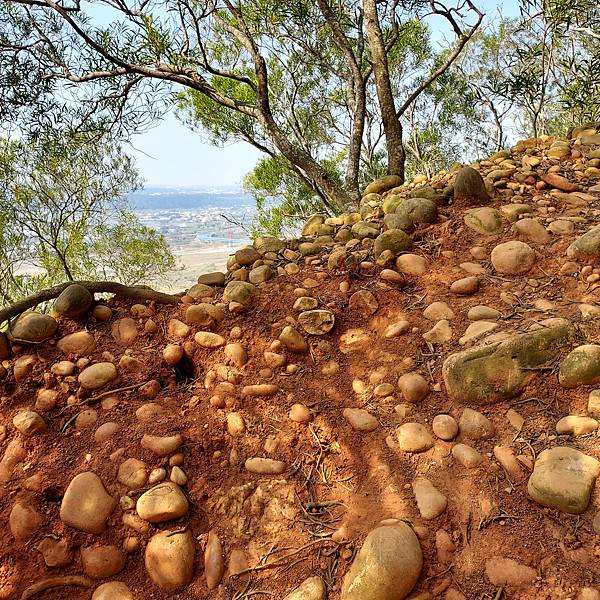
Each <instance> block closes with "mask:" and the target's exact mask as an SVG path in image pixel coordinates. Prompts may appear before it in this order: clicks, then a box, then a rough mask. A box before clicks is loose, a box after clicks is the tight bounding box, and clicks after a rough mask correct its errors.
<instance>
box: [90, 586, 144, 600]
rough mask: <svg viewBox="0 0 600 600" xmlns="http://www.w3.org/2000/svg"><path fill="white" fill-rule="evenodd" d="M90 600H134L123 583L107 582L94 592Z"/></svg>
mask: <svg viewBox="0 0 600 600" xmlns="http://www.w3.org/2000/svg"><path fill="white" fill-rule="evenodd" d="M92 600H134V596H133V594H132V593H131V590H130V589H129V588H128V587H127V586H126V585H125V584H124V583H122V582H120V581H109V582H108V583H103V584H102V585H99V586H98V587H97V588H96V589H95V590H94V593H93V594H92Z"/></svg>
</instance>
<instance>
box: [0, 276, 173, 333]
mask: <svg viewBox="0 0 600 600" xmlns="http://www.w3.org/2000/svg"><path fill="white" fill-rule="evenodd" d="M73 284H78V285H82V286H83V287H85V288H87V289H88V290H89V291H90V292H91V293H92V294H94V293H109V294H116V295H117V296H122V297H123V298H129V299H132V300H154V301H155V302H158V303H159V304H178V303H179V296H173V295H171V294H164V293H163V292H157V291H156V290H153V289H152V288H149V287H146V286H141V285H136V286H129V285H123V284H122V283H117V282H116V281H69V282H67V283H61V284H60V285H55V286H54V287H51V288H47V289H45V290H41V291H39V292H36V293H35V294H32V295H31V296H27V297H26V298H23V299H22V300H19V301H17V302H14V303H13V304H10V305H9V306H6V307H5V308H3V309H1V310H0V323H3V322H4V321H8V320H9V319H12V318H13V317H16V316H17V315H20V314H21V313H24V312H25V311H26V310H28V309H30V308H33V307H34V306H37V305H38V304H41V303H42V302H48V300H53V299H54V298H57V297H58V296H59V295H60V294H61V293H62V292H63V291H64V290H65V289H66V288H68V287H69V286H70V285H73Z"/></svg>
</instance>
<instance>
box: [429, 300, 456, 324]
mask: <svg viewBox="0 0 600 600" xmlns="http://www.w3.org/2000/svg"><path fill="white" fill-rule="evenodd" d="M423 316H424V317H425V318H426V319H429V320H430V321H441V320H444V319H445V320H446V321H451V320H452V319H454V311H453V310H452V309H451V308H450V307H449V306H448V305H447V304H446V303H445V302H432V303H431V304H430V305H429V306H428V307H427V308H426V309H425V310H424V311H423Z"/></svg>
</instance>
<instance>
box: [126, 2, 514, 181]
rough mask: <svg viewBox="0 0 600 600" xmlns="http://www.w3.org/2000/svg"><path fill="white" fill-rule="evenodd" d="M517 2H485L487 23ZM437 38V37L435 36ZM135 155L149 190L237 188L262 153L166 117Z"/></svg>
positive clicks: (139, 140)
mask: <svg viewBox="0 0 600 600" xmlns="http://www.w3.org/2000/svg"><path fill="white" fill-rule="evenodd" d="M517 5H518V0H504V1H503V0H483V1H482V2H481V1H480V3H479V6H483V7H484V10H485V12H486V21H487V22H488V23H489V21H490V19H491V18H493V17H494V12H495V11H496V9H497V7H498V6H501V7H502V12H503V13H504V14H505V15H509V16H515V15H516V13H517ZM434 38H435V34H434ZM133 145H134V148H136V149H137V150H134V151H133V155H134V156H135V157H136V160H137V164H138V168H139V170H140V174H141V176H142V178H143V179H144V181H145V185H146V187H148V186H155V185H166V186H185V187H193V186H205V185H207V186H213V185H236V184H241V181H242V179H243V177H244V175H245V174H246V173H248V172H249V171H251V170H252V168H253V167H254V165H255V164H256V162H257V161H258V160H259V158H260V153H259V152H258V151H257V150H255V149H254V148H252V147H251V146H250V145H249V144H245V143H242V142H239V143H236V144H231V145H229V146H227V147H225V148H217V147H215V146H211V145H210V144H208V143H207V142H205V141H203V140H202V137H201V136H200V135H199V134H198V133H196V132H193V131H191V130H189V129H187V128H186V127H185V126H184V125H182V124H181V123H180V122H179V121H178V120H177V119H176V118H175V116H174V115H172V114H170V115H167V116H166V117H165V118H164V120H163V121H162V122H161V123H160V124H159V125H158V126H157V127H155V128H154V129H151V130H150V131H148V132H146V133H144V134H140V135H138V136H136V137H135V138H134V139H133Z"/></svg>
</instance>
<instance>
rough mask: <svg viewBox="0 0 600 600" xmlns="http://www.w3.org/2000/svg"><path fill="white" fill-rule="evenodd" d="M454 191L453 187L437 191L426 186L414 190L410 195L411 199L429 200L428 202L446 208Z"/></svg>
mask: <svg viewBox="0 0 600 600" xmlns="http://www.w3.org/2000/svg"><path fill="white" fill-rule="evenodd" d="M453 189H454V188H453V186H450V187H449V188H444V189H443V190H436V189H434V188H433V187H431V186H430V185H424V186H421V187H418V188H416V189H414V190H412V191H411V192H410V194H409V198H427V200H431V201H432V202H435V204H436V206H444V205H445V204H448V201H449V200H450V198H451V196H452V190H453Z"/></svg>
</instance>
